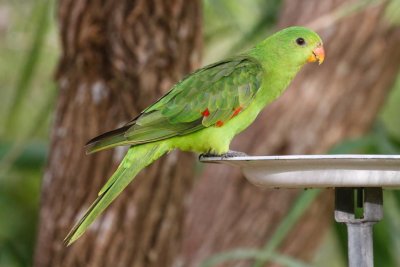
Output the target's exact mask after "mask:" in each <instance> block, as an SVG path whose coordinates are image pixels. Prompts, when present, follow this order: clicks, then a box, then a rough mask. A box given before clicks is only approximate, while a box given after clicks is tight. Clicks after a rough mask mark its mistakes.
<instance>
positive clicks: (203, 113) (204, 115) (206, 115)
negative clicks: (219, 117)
mask: <svg viewBox="0 0 400 267" xmlns="http://www.w3.org/2000/svg"><path fill="white" fill-rule="evenodd" d="M201 115H203V117H208V116H210V111H209V110H208V108H206V109H205V110H204V111H203V112H202V113H201Z"/></svg>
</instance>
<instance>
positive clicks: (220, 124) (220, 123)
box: [215, 121, 224, 127]
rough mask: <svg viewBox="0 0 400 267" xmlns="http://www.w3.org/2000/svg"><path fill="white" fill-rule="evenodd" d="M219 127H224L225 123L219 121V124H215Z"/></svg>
mask: <svg viewBox="0 0 400 267" xmlns="http://www.w3.org/2000/svg"><path fill="white" fill-rule="evenodd" d="M215 125H216V126H217V127H221V126H222V125H224V122H223V121H217V123H216V124H215Z"/></svg>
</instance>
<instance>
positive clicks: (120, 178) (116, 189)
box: [64, 141, 171, 245]
mask: <svg viewBox="0 0 400 267" xmlns="http://www.w3.org/2000/svg"><path fill="white" fill-rule="evenodd" d="M170 150H171V147H170V146H169V144H168V142H165V141H164V142H157V143H149V144H144V145H139V146H134V147H131V148H130V149H129V150H128V153H127V154H126V156H125V158H124V159H123V161H122V162H121V164H120V165H119V167H118V169H117V170H116V172H115V173H114V174H113V175H112V176H111V178H110V179H109V180H108V181H107V183H106V184H105V185H104V187H103V188H102V189H101V191H100V193H99V196H98V197H97V199H96V201H95V202H94V203H93V204H92V205H91V206H90V207H89V209H88V210H87V211H86V213H85V215H84V216H83V217H82V218H81V219H80V220H79V222H78V223H77V224H76V225H75V226H74V227H73V228H72V230H71V231H70V232H69V233H68V235H67V237H66V238H65V239H64V242H65V244H66V245H70V244H72V243H73V242H74V241H75V240H77V239H78V238H79V237H80V236H81V235H82V234H83V233H84V232H85V231H86V230H87V228H88V227H89V226H90V225H91V224H92V222H93V221H94V220H95V219H96V218H97V216H99V215H100V213H102V212H103V211H104V210H105V209H106V208H107V207H108V205H110V203H111V202H112V201H113V200H114V199H115V198H116V197H117V196H118V195H119V194H120V193H121V191H122V190H123V189H124V188H125V187H126V186H127V185H128V184H129V183H130V182H131V181H132V180H133V179H134V177H135V176H136V175H137V174H138V172H139V171H140V170H142V169H143V168H144V167H146V166H147V165H149V164H151V163H152V162H153V161H155V160H156V159H158V158H159V157H161V156H162V155H164V154H165V153H167V152H168V151H170Z"/></svg>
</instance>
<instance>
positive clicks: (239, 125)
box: [65, 27, 325, 245]
mask: <svg viewBox="0 0 400 267" xmlns="http://www.w3.org/2000/svg"><path fill="white" fill-rule="evenodd" d="M324 57H325V54H324V49H323V46H322V41H321V38H320V37H319V36H318V35H317V34H316V33H315V32H313V31H311V30H309V29H307V28H303V27H290V28H286V29H283V30H281V31H279V32H277V33H275V34H273V35H271V36H270V37H268V38H267V39H265V40H264V41H262V42H261V43H259V44H258V45H257V46H255V47H254V48H252V49H250V50H248V51H247V52H245V53H242V54H240V55H238V56H234V57H231V58H227V59H225V60H222V61H219V62H217V63H214V64H211V65H208V66H206V67H203V68H201V69H199V70H197V71H195V72H193V73H192V74H190V75H188V76H186V77H185V78H183V79H182V80H181V81H180V82H178V83H177V84H176V85H174V86H173V87H172V88H171V90H170V91H169V92H168V93H167V94H165V95H164V96H163V97H161V98H160V99H159V100H158V101H156V102H155V103H154V104H152V105H151V106H149V107H148V108H146V109H145V110H143V111H142V112H141V113H140V114H139V115H138V116H137V117H136V118H135V119H133V120H132V121H130V122H129V123H127V124H126V125H125V126H123V127H121V128H119V129H116V130H113V131H110V132H107V133H104V134H102V135H100V136H98V137H96V138H94V139H92V140H91V141H89V142H88V144H87V146H86V149H87V153H89V154H90V153H93V152H98V151H100V150H103V149H107V148H112V147H115V146H120V145H129V146H130V148H129V150H128V152H127V154H126V156H125V157H124V159H123V160H122V162H121V164H120V165H119V167H118V169H117V170H116V171H115V173H114V174H113V175H112V176H111V178H110V179H109V180H108V181H107V183H106V184H105V185H104V186H103V188H102V189H101V190H100V192H99V194H98V197H97V199H96V200H95V201H94V203H93V204H92V205H91V206H90V207H89V209H88V210H87V211H86V213H85V215H84V216H83V217H82V218H81V220H80V221H79V222H78V223H77V224H76V225H75V226H74V227H73V228H72V230H71V231H70V232H69V234H68V235H67V237H66V238H65V243H66V244H67V245H70V244H71V243H73V242H74V241H75V240H77V239H78V238H79V237H80V236H81V235H82V234H83V233H84V232H85V231H86V229H87V228H88V227H89V226H90V224H91V223H92V222H93V221H94V220H95V219H96V218H97V217H98V216H99V215H100V213H101V212H103V211H104V210H105V209H106V207H107V206H108V205H110V203H111V202H112V201H113V200H114V199H115V198H116V197H117V196H118V195H119V194H120V193H121V192H122V190H123V189H124V188H125V187H126V186H127V185H128V184H129V183H130V182H131V181H132V180H133V179H134V177H135V176H136V175H137V174H138V172H139V171H140V170H142V169H143V168H145V167H146V166H148V165H149V164H151V163H152V162H153V161H155V160H157V159H158V158H159V157H161V156H162V155H164V154H165V153H168V152H169V151H171V150H173V149H180V150H183V151H193V152H198V153H203V154H213V155H223V156H232V155H235V153H234V152H230V150H229V144H230V142H231V140H232V139H233V137H235V135H237V134H238V133H240V132H242V131H243V130H244V129H246V128H247V127H248V126H249V125H250V124H251V123H252V122H253V121H254V120H255V119H256V117H257V115H258V114H259V113H260V111H261V110H262V109H263V108H264V107H266V106H267V105H268V104H269V103H271V102H272V101H273V100H275V99H276V98H277V97H279V96H280V95H281V94H282V93H283V91H284V90H285V88H286V87H287V86H288V84H289V83H290V82H291V80H292V79H293V78H294V76H295V75H296V74H297V73H298V72H299V70H300V69H301V67H302V66H303V65H305V64H306V63H307V62H316V61H318V62H319V63H320V64H321V63H322V62H323V60H324Z"/></svg>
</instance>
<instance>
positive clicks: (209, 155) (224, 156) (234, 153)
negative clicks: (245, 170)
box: [199, 150, 247, 159]
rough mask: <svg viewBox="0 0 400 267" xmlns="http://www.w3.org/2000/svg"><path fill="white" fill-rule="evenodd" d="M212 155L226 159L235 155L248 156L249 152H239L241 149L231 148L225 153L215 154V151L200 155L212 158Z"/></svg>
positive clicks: (200, 157)
mask: <svg viewBox="0 0 400 267" xmlns="http://www.w3.org/2000/svg"><path fill="white" fill-rule="evenodd" d="M210 157H213V158H223V159H226V158H234V157H247V154H246V153H243V152H239V151H234V150H229V151H228V152H226V153H224V154H220V155H218V154H213V153H204V154H201V155H200V156H199V159H202V158H210Z"/></svg>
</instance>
